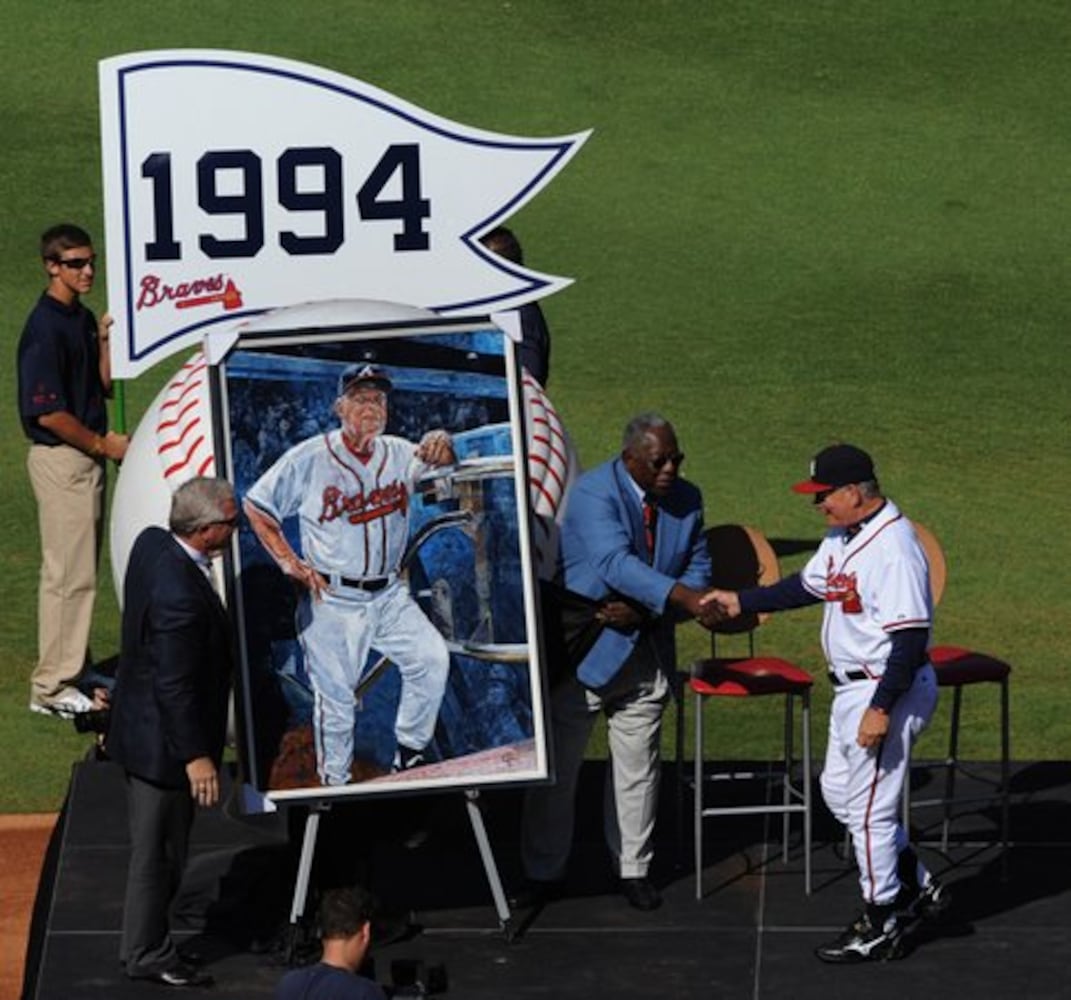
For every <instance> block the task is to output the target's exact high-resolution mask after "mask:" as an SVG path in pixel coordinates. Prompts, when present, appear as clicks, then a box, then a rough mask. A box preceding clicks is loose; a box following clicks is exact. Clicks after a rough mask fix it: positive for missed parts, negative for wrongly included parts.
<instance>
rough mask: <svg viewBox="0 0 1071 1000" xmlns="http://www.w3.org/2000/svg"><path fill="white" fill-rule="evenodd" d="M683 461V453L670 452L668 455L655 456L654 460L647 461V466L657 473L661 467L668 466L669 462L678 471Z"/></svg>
mask: <svg viewBox="0 0 1071 1000" xmlns="http://www.w3.org/2000/svg"><path fill="white" fill-rule="evenodd" d="M683 461H684V452H683V451H674V452H670V453H669V454H668V455H655V457H654V458H649V459H647V464H648V465H649V466H650V467H651V468H652V469H653V470H654V471H655V472H657V471H658V470H659V469H661V468H662V466H664V465H668V464H669V463H671V462H672V463H673V465H674V467H676V468H678V469H679V468H680V467H681V463H682V462H683Z"/></svg>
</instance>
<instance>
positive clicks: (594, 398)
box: [0, 0, 1071, 811]
mask: <svg viewBox="0 0 1071 1000" xmlns="http://www.w3.org/2000/svg"><path fill="white" fill-rule="evenodd" d="M0 22H2V23H3V24H4V32H3V35H2V37H0V56H2V59H3V63H2V64H3V67H4V69H3V71H2V72H3V80H4V86H3V100H2V101H0V125H2V134H3V135H4V138H5V143H4V147H5V151H4V156H3V158H2V159H0V193H2V196H3V207H4V216H5V218H4V224H3V227H2V229H0V249H2V253H0V342H2V344H3V350H4V351H5V352H6V355H7V358H8V359H9V363H8V364H6V365H3V366H2V367H0V386H2V394H3V398H4V399H5V400H6V401H7V403H6V405H5V406H4V407H3V408H2V412H0V421H2V424H0V426H2V429H3V432H4V433H3V436H2V438H0V440H3V441H4V442H5V443H4V444H3V446H2V447H0V473H2V476H0V546H2V573H0V579H2V580H3V609H4V611H3V616H2V618H0V662H2V664H3V668H2V670H0V761H2V763H0V769H2V770H0V811H31V810H39V809H52V808H56V807H57V806H58V805H59V803H60V801H61V799H62V795H63V792H64V790H65V788H66V785H67V781H68V775H69V765H70V763H71V762H72V761H73V760H75V759H77V758H78V757H79V756H80V755H81V754H82V753H83V752H84V751H85V749H86V747H87V745H88V744H87V741H86V740H85V738H82V737H78V736H76V735H75V734H74V733H73V731H71V727H70V726H69V725H67V724H61V723H56V722H52V721H50V720H47V719H43V718H39V717H34V716H31V715H30V713H29V712H28V711H27V710H26V701H27V691H28V689H27V678H28V676H29V673H30V669H31V666H32V663H33V658H34V655H35V642H36V640H35V613H36V602H35V585H36V573H37V539H36V531H35V508H34V504H33V499H32V495H31V492H30V488H29V484H28V482H27V479H26V475H25V469H24V462H25V451H26V449H25V446H24V441H23V439H22V435H21V432H20V429H19V426H18V422H17V419H16V407H15V390H14V387H15V376H14V354H15V344H16V341H17V339H18V335H19V332H20V330H21V327H22V323H23V321H24V318H25V315H26V313H27V312H28V310H29V309H30V307H31V305H32V303H33V300H34V298H35V296H36V295H37V294H38V292H39V290H40V288H41V287H43V281H42V277H41V271H40V265H39V262H38V261H37V260H36V242H37V238H38V235H39V234H40V232H41V231H42V230H43V229H44V228H46V227H47V226H48V225H50V224H52V223H53V222H55V221H59V220H61V219H68V218H69V219H72V220H75V221H80V222H82V223H83V224H84V225H86V226H87V227H89V228H90V229H91V231H92V232H94V233H96V234H101V233H102V232H103V225H102V204H101V194H100V190H101V181H100V151H99V136H98V118H97V116H98V107H97V75H96V62H97V60H98V59H100V58H103V57H105V56H108V55H112V54H116V53H119V52H125V51H136V50H139V49H153V48H179V47H199V48H230V49H245V50H251V51H260V52H267V53H272V54H276V55H281V56H285V57H289V58H294V59H301V60H305V61H308V62H311V63H315V64H319V65H322V66H325V67H329V68H331V69H333V70H337V71H339V72H342V73H346V74H349V75H351V76H354V77H357V78H359V79H363V80H366V81H368V82H369V83H372V84H375V85H376V86H379V87H381V88H383V89H385V90H388V91H391V92H393V93H395V94H397V95H399V96H400V97H403V98H405V99H407V100H409V101H412V102H414V103H416V104H418V105H421V106H423V107H426V108H428V109H429V110H432V111H434V112H436V113H438V114H441V115H444V116H446V117H448V118H454V119H456V120H458V121H461V122H465V123H467V124H471V125H474V126H479V127H483V128H488V129H495V130H501V131H505V132H514V133H518V134H522V135H548V136H549V135H560V134H564V133H569V132H574V131H578V130H581V129H584V128H588V127H592V128H594V129H595V134H594V136H593V137H592V138H591V140H590V141H589V142H588V144H587V146H586V147H585V148H584V149H583V150H582V151H581V153H580V154H579V155H578V157H577V158H576V159H575V160H574V161H573V163H572V164H571V165H570V166H569V167H568V168H567V169H566V170H565V172H564V173H563V174H562V175H561V177H560V178H559V179H558V180H557V181H556V182H555V183H554V184H553V185H552V186H551V187H550V188H549V189H548V190H547V191H546V192H544V193H543V194H542V195H541V196H540V197H539V198H537V199H536V200H535V201H534V202H533V203H531V205H529V206H528V207H527V208H526V209H524V210H523V212H521V213H520V214H519V215H517V216H516V217H514V219H513V220H512V222H511V224H512V225H514V227H515V228H516V229H517V231H518V233H519V234H520V235H521V237H522V239H523V240H524V243H525V248H526V252H527V256H528V259H529V262H530V263H531V264H532V265H533V266H534V267H536V268H539V269H542V270H546V271H549V272H551V273H555V274H564V275H571V276H574V277H575V278H576V284H575V285H574V286H572V287H570V288H569V289H567V290H566V291H564V292H562V293H560V294H558V295H557V296H555V297H554V298H553V299H551V300H549V301H548V302H546V303H545V309H546V313H547V316H548V320H549V323H550V325H551V329H552V331H553V334H554V354H553V362H552V376H551V379H550V395H551V397H552V399H553V400H554V401H555V403H556V405H557V407H558V408H559V409H560V411H561V412H562V414H563V416H564V418H565V421H566V424H567V426H568V427H569V429H570V431H571V433H572V435H573V437H574V438H575V441H576V443H577V445H578V446H579V449H580V452H581V455H582V459H583V461H584V462H585V464H588V465H590V464H594V463H596V462H598V461H600V460H602V459H603V458H604V457H607V456H608V455H610V454H611V453H612V452H614V451H615V450H616V448H617V447H618V437H619V434H620V428H621V426H622V425H623V424H624V422H625V420H626V419H627V418H628V417H629V416H630V415H631V414H632V413H633V412H635V411H637V410H639V409H649V408H655V409H660V410H662V411H664V412H665V413H666V414H667V415H668V416H669V417H671V419H673V420H674V421H675V423H676V424H677V428H678V433H679V437H680V439H681V443H682V446H683V447H684V449H685V450H686V451H687V453H688V462H687V466H686V472H687V475H688V476H689V478H691V479H693V480H694V481H695V482H696V483H698V484H699V485H700V486H701V487H702V489H703V490H704V493H705V495H706V502H707V518H708V521H709V522H711V523H716V522H719V521H724V520H734V521H736V520H742V521H747V522H751V523H754V524H756V525H758V526H760V527H761V528H762V529H763V530H764V531H765V532H766V533H767V534H768V535H770V536H772V537H775V538H788V539H814V540H817V538H818V537H819V535H820V534H821V525H820V523H819V520H818V518H817V517H816V516H815V515H814V513H813V512H812V511H811V510H810V509H809V508H808V505H807V504H806V503H805V502H804V501H802V500H800V499H799V498H798V497H795V496H794V495H792V494H790V493H789V492H788V491H787V485H788V484H789V483H790V482H791V481H793V480H794V479H797V478H800V476H801V475H802V474H803V473H804V471H805V469H806V464H807V461H808V460H809V458H810V456H811V455H812V454H813V453H814V452H815V451H816V450H817V449H818V448H820V447H821V446H822V445H824V444H826V443H828V442H830V441H832V440H836V439H847V440H851V441H853V442H856V443H859V444H862V445H863V446H865V447H867V448H868V449H869V450H871V451H872V452H873V453H874V454H875V455H876V457H877V459H878V464H879V471H880V473H881V476H882V480H883V484H884V485H885V487H886V488H887V490H888V492H889V493H890V494H891V495H892V496H894V497H895V498H896V499H897V500H898V501H899V502H900V503H901V505H902V506H903V507H904V508H905V509H906V510H907V511H908V513H909V514H911V515H912V516H914V517H915V518H917V519H918V520H920V521H922V522H924V523H926V524H928V525H929V526H930V527H931V528H932V529H933V530H934V531H935V532H936V533H937V534H938V536H939V537H940V538H941V540H942V542H943V543H944V546H945V549H946V554H947V557H948V562H949V585H948V590H947V594H946V598H945V600H944V602H943V604H942V606H941V608H940V612H939V616H938V621H937V626H936V630H935V638H936V640H937V641H939V642H954V643H961V644H969V645H972V646H974V647H977V648H981V649H985V650H988V651H991V652H993V653H996V654H998V655H1001V656H1003V657H1005V658H1007V659H1008V660H1010V661H1011V662H1012V664H1013V665H1014V667H1015V674H1014V677H1013V682H1012V698H1013V701H1012V717H1013V735H1012V739H1013V753H1014V754H1015V756H1016V757H1018V758H1022V759H1033V758H1059V759H1066V758H1071V721H1069V716H1068V713H1067V711H1066V710H1065V709H1064V707H1063V706H1064V703H1065V700H1066V699H1065V693H1066V691H1067V689H1068V686H1069V684H1071V655H1069V653H1068V651H1067V649H1066V647H1064V646H1063V645H1062V642H1061V641H1060V639H1061V636H1062V635H1063V630H1064V628H1065V627H1066V626H1067V623H1068V622H1069V621H1071V569H1069V565H1068V562H1069V561H1068V551H1067V540H1068V538H1069V536H1071V530H1069V529H1071V514H1069V511H1068V504H1067V501H1066V497H1067V495H1068V493H1069V488H1071V449H1069V447H1068V432H1067V428H1068V426H1069V418H1071V412H1069V411H1071V402H1069V400H1071V396H1069V393H1068V392H1067V388H1066V381H1067V378H1066V376H1067V374H1068V368H1069V366H1068V363H1067V361H1066V360H1061V359H1062V358H1064V359H1065V358H1066V357H1067V350H1066V347H1064V346H1061V344H1062V338H1063V337H1064V336H1066V333H1067V330H1068V329H1069V328H1071V306H1069V304H1068V294H1067V286H1068V280H1067V268H1068V257H1069V254H1068V236H1067V231H1068V227H1067V224H1066V202H1067V195H1066V191H1065V188H1066V185H1067V183H1068V178H1069V177H1071V142H1069V141H1068V136H1069V133H1068V129H1067V124H1066V108H1067V107H1068V106H1069V105H1071V68H1069V64H1068V61H1067V52H1068V49H1069V45H1071V20H1069V19H1068V17H1067V11H1066V6H1065V5H1063V4H1061V3H1057V2H1046V0H1021V2H1020V3H1017V4H1009V3H1006V2H997V0H976V2H975V3H973V4H969V5H964V4H959V3H953V2H951V0H931V2H930V3H927V4H917V3H914V2H911V0H882V2H880V3H879V2H875V0H861V2H858V3H855V4H851V5H844V4H835V3H832V2H829V0H816V2H813V3H809V4H805V5H801V4H799V3H797V2H795V0H769V2H766V3H762V4H759V3H743V2H718V3H713V2H705V0H697V2H678V3H674V2H669V0H642V2H641V0H618V2H610V0H601V2H600V0H530V2H521V0H513V2H503V0H465V2H456V3H448V2H442V0H438V2H436V0H419V2H398V3H393V4H386V3H382V2H364V0H362V2H355V0H339V2H335V3H332V4H325V3H320V2H316V0H312V2H308V3H304V4H283V3H279V2H276V0H261V2H258V3H255V4H254V3H249V2H247V0H230V2H227V3H223V2H215V0H212V2H193V3H189V2H183V3H179V2H176V0H163V2H159V3H156V4H153V5H151V6H149V5H143V4H138V5H135V4H130V3H127V4H120V3H84V2H83V3H73V2H70V0H57V2H55V3H53V4H50V5H49V6H48V7H47V8H43V7H41V6H40V5H39V4H36V3H30V2H29V0H0ZM98 242H101V243H102V238H99V239H98ZM99 249H101V250H103V251H104V252H105V253H106V252H107V247H104V246H100V247H99ZM103 289H104V281H103V279H102V278H101V279H99V280H98V291H97V292H95V293H94V296H93V298H92V300H91V303H90V304H91V305H92V306H93V307H94V308H96V309H97V310H98V311H102V310H103V309H104V307H105V305H106V304H105V302H104V301H103ZM174 367H175V365H174V364H169V363H164V364H163V365H161V366H159V368H158V369H157V370H155V371H153V372H151V373H149V374H147V375H145V376H143V377H142V378H140V379H138V380H137V381H136V382H134V383H132V384H131V385H129V386H128V387H127V398H128V407H129V412H130V418H131V422H134V421H136V418H137V416H138V415H139V414H140V412H141V411H142V410H143V409H144V407H145V405H146V403H147V402H148V401H149V400H150V399H151V398H152V396H153V395H155V392H156V390H157V388H158V387H159V385H160V382H161V380H162V379H163V378H164V377H165V376H166V375H167V374H169V373H170V372H171V371H173V370H174ZM1061 428H1063V429H1062V430H1061ZM799 561H800V559H799V557H796V558H795V559H794V560H789V561H787V563H786V566H787V568H789V569H792V568H796V567H797V566H798V564H799ZM816 623H817V618H816V615H815V613H814V612H813V611H808V612H800V613H797V614H796V615H794V616H783V617H782V618H780V619H778V620H775V621H774V622H772V623H770V624H769V625H767V626H766V627H765V629H764V635H763V637H762V643H763V647H764V648H766V649H770V650H773V649H776V650H778V651H779V652H784V653H786V654H787V655H790V656H794V657H797V658H798V659H799V660H800V661H801V662H802V663H804V664H805V665H807V666H809V667H812V668H814V669H816V670H820V668H821V665H822V664H821V658H820V653H819V649H818V645H817V624H816ZM116 636H117V611H116V604H115V600H114V594H113V590H112V587H111V586H110V572H109V571H108V570H107V567H105V577H104V584H103V585H102V588H101V599H100V601H99V606H98V612H97V617H96V623H95V632H94V638H93V647H94V651H95V653H96V655H97V656H98V657H100V658H103V657H106V656H108V655H111V654H113V653H114V652H115V651H116V645H117V641H116ZM704 644H705V639H704V637H703V635H702V634H701V633H700V632H699V631H698V629H691V628H689V629H685V630H682V633H681V645H682V653H681V658H682V660H686V659H689V658H691V657H694V656H695V655H698V654H699V653H700V652H701V651H702V650H703V648H704ZM818 687H819V688H820V689H821V699H820V700H821V702H822V703H824V701H825V699H826V698H827V697H828V695H827V692H826V691H825V685H824V684H821V683H820V684H819V685H818ZM967 701H968V706H967V711H968V714H969V723H968V727H967V733H966V734H965V737H964V748H965V751H966V753H967V754H968V755H971V756H976V757H981V758H991V757H993V756H995V754H996V752H997V729H996V714H995V708H996V697H995V692H986V691H977V692H971V693H970V695H969V697H968V699H967ZM719 711H720V712H721V713H722V714H723V715H725V714H729V713H731V714H730V715H729V717H730V718H731V720H732V724H731V725H728V724H726V725H720V726H718V727H716V728H717V730H718V735H717V736H716V738H715V742H714V746H713V748H712V750H713V752H714V753H717V754H720V755H726V756H753V755H757V756H769V755H772V754H773V752H774V746H775V742H774V741H775V740H776V730H777V726H776V724H775V723H774V721H773V718H772V715H771V708H770V706H761V705H760V706H721V707H719ZM939 714H940V715H941V719H940V720H938V721H937V722H936V723H935V725H934V726H933V728H932V730H931V731H930V733H929V734H927V736H926V737H925V739H924V743H923V746H922V749H921V753H922V754H923V755H926V756H936V755H938V754H940V753H941V747H942V744H943V738H944V732H945V729H944V723H943V715H944V713H939ZM819 718H820V716H819ZM815 735H816V744H817V747H818V749H819V750H821V748H822V747H823V746H824V738H823V736H822V725H821V724H820V723H819V724H817V725H816V733H815Z"/></svg>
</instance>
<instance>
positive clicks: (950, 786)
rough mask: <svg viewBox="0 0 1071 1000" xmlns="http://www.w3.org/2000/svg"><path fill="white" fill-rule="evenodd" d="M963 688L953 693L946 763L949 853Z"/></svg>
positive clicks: (944, 835) (944, 846)
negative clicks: (949, 831) (949, 833)
mask: <svg viewBox="0 0 1071 1000" xmlns="http://www.w3.org/2000/svg"><path fill="white" fill-rule="evenodd" d="M962 703H963V688H961V687H956V688H954V689H953V691H952V725H951V727H950V730H949V736H948V759H947V761H946V762H945V803H944V821H943V823H942V824H941V850H942V851H943V852H944V853H946V854H947V853H948V830H949V827H950V826H951V825H952V799H953V797H954V796H955V794H956V769H957V768H958V767H959V712H960V706H961V705H962Z"/></svg>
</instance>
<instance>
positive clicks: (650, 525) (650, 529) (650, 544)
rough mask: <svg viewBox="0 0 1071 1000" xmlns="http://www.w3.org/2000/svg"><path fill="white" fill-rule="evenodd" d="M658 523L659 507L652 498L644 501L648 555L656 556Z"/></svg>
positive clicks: (644, 531)
mask: <svg viewBox="0 0 1071 1000" xmlns="http://www.w3.org/2000/svg"><path fill="white" fill-rule="evenodd" d="M657 523H658V508H657V507H656V506H655V505H654V504H653V503H651V501H650V500H644V501H643V534H644V537H645V538H646V539H647V555H648V556H649V557H651V558H652V559H653V558H654V544H655V525H656V524H657Z"/></svg>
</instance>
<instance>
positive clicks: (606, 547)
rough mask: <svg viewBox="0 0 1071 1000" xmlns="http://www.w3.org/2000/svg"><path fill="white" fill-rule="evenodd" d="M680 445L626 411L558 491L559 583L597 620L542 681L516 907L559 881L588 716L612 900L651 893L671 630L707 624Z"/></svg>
mask: <svg viewBox="0 0 1071 1000" xmlns="http://www.w3.org/2000/svg"><path fill="white" fill-rule="evenodd" d="M683 461H684V455H683V454H682V453H681V452H680V450H679V448H678V446H677V436H676V434H675V432H674V430H673V426H672V425H671V424H670V423H669V422H668V421H667V420H665V419H664V418H663V417H661V416H659V415H658V414H656V413H644V414H640V415H639V416H636V417H634V418H633V419H632V420H631V421H630V422H629V424H628V426H627V427H626V428H625V433H624V438H623V443H622V452H621V455H620V456H619V457H617V458H615V459H613V460H612V461H609V462H606V463H604V464H603V465H600V466H598V467H597V468H595V469H592V470H591V471H590V472H587V473H586V474H584V475H583V476H581V478H580V479H578V480H577V482H576V484H575V485H574V487H573V489H572V490H571V491H570V494H569V500H568V507H567V509H566V514H565V519H564V521H563V524H562V530H561V540H560V545H561V548H560V556H559V560H560V567H559V569H560V575H561V582H562V583H563V584H564V586H565V588H566V590H567V591H570V592H572V593H574V594H579V595H581V596H582V597H585V598H588V599H589V600H591V601H593V602H594V608H595V611H594V614H595V618H596V621H597V622H598V623H599V624H600V625H601V626H602V630H601V632H600V633H599V635H598V638H596V639H595V641H594V643H593V644H592V645H591V647H590V649H588V650H587V652H586V653H584V655H583V656H582V659H581V660H580V662H579V665H578V666H577V669H576V674H575V676H569V677H566V678H565V679H564V680H563V681H562V682H561V683H560V684H559V685H558V686H557V687H556V688H555V690H554V691H553V693H552V697H551V708H550V712H551V721H552V728H553V739H554V752H555V768H556V771H557V782H556V784H554V785H550V786H546V787H541V788H537V789H533V790H532V791H530V792H529V794H528V795H527V796H526V799H525V809H524V819H523V824H522V833H521V854H522V860H523V863H524V868H525V874H526V876H527V878H528V885H527V886H526V888H525V890H523V891H522V892H521V893H519V894H518V895H517V896H516V897H515V903H516V904H517V905H522V906H523V905H526V904H529V903H536V902H539V901H541V900H542V899H545V898H547V897H549V896H552V895H554V894H555V893H556V892H558V891H560V887H561V882H562V879H563V878H564V875H565V866H566V862H567V861H568V857H569V851H570V848H571V846H572V839H573V820H574V809H575V793H576V782H577V777H578V775H579V771H580V765H581V762H582V761H583V757H584V748H585V746H586V745H587V742H588V737H589V736H590V734H591V729H592V726H593V725H594V722H595V717H596V715H597V713H599V712H600V711H601V712H604V713H605V714H606V718H607V725H608V729H609V741H610V769H609V770H610V774H609V775H608V780H607V796H606V813H605V827H606V840H607V844H608V845H609V848H610V853H611V854H612V855H613V857H614V861H615V867H616V869H617V874H618V876H619V877H620V879H621V889H622V892H623V894H624V896H625V898H626V900H627V901H628V902H629V903H630V904H631V905H632V906H635V907H636V908H638V909H641V910H652V909H654V908H655V907H657V906H658V905H660V903H661V901H662V900H661V896H660V895H659V892H658V890H657V888H656V887H655V886H654V885H653V884H652V883H651V881H650V880H649V879H648V877H647V872H648V868H649V866H650V863H651V858H652V854H653V834H654V822H655V812H656V807H657V802H658V779H659V774H660V770H661V761H660V756H659V738H660V730H661V723H662V711H663V708H664V706H665V703H666V701H667V700H668V698H669V694H670V682H669V675H670V674H671V672H672V671H673V670H674V669H675V665H676V657H675V643H674V628H675V626H676V624H677V623H678V622H680V621H684V620H687V619H689V618H695V619H699V620H701V621H703V622H706V621H708V620H709V619H710V618H711V617H712V616H710V615H708V614H705V613H704V612H705V609H704V608H703V607H702V606H701V605H700V603H699V601H700V598H701V597H702V595H703V593H704V592H705V591H706V589H707V588H708V586H709V583H710V557H709V556H708V554H707V549H706V542H705V539H704V536H703V499H702V496H701V495H700V492H699V490H698V489H697V488H696V487H695V486H693V485H692V484H691V483H688V482H686V481H684V480H683V479H680V478H678V476H679V473H680V467H681V463H682V462H683Z"/></svg>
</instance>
